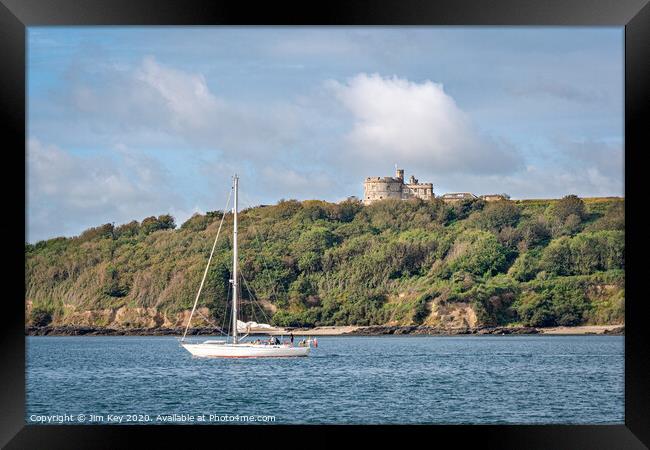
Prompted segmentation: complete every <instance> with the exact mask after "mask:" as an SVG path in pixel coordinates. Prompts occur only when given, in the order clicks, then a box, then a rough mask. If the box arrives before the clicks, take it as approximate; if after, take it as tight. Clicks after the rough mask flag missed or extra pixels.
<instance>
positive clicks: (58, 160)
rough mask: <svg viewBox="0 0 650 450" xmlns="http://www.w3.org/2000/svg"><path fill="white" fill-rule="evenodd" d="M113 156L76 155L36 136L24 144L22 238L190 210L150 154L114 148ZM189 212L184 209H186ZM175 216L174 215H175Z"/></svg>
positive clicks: (39, 236)
mask: <svg viewBox="0 0 650 450" xmlns="http://www.w3.org/2000/svg"><path fill="white" fill-rule="evenodd" d="M115 153H116V154H115V156H116V157H117V158H109V157H107V156H76V155H74V154H71V153H69V152H66V151H64V150H62V149H60V148H59V147H57V146H54V145H46V144H43V143H42V142H40V141H39V140H38V139H34V138H32V139H30V140H29V141H28V148H27V175H28V185H27V221H28V236H27V238H28V240H29V241H30V242H33V241H35V240H39V239H47V238H50V237H52V230H56V232H57V233H58V234H59V235H75V234H79V233H80V232H81V231H83V230H84V229H86V228H88V227H89V226H96V225H99V224H101V223H108V222H116V223H122V222H127V221H130V220H133V219H139V220H141V219H143V218H144V217H146V216H148V215H154V214H155V215H158V214H162V213H164V212H171V213H172V214H174V212H176V213H180V214H182V215H187V217H189V215H191V213H189V212H186V211H184V209H183V201H182V199H180V198H178V196H177V195H175V194H174V192H173V190H171V189H169V187H168V184H169V183H168V174H167V173H166V171H165V170H164V168H162V167H161V166H160V165H159V164H158V163H157V161H156V160H154V159H152V158H149V157H147V156H144V155H135V154H133V153H129V152H128V151H126V150H125V149H117V151H116V152H115ZM188 213H189V214H188ZM177 219H179V217H177Z"/></svg>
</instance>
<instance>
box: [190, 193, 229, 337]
mask: <svg viewBox="0 0 650 450" xmlns="http://www.w3.org/2000/svg"><path fill="white" fill-rule="evenodd" d="M232 191H233V188H231V189H230V192H229V193H228V201H226V208H225V209H224V210H223V215H222V216H221V222H220V223H219V229H218V230H217V236H216V237H215V238H214V243H213V244H212V250H211V251H210V258H208V264H207V265H206V266H205V271H204V272H203V279H202V280H201V285H200V286H199V291H198V292H197V293H196V299H194V306H193V307H192V312H191V313H190V318H189V319H188V320H187V326H186V327H185V332H184V333H183V337H182V338H181V342H183V341H184V340H185V336H186V335H187V330H189V329H190V322H192V316H193V315H194V311H196V305H197V304H198V303H199V297H200V296H201V290H203V283H205V278H206V277H207V276H208V270H209V269H210V262H211V261H212V255H214V249H215V248H216V247H217V239H219V233H221V227H222V226H223V220H224V219H225V218H226V211H228V205H230V197H231V196H232Z"/></svg>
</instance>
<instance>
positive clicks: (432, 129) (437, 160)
mask: <svg viewBox="0 0 650 450" xmlns="http://www.w3.org/2000/svg"><path fill="white" fill-rule="evenodd" d="M329 88H330V89H332V91H333V92H334V94H335V95H336V97H337V98H338V100H339V101H340V102H341V103H342V104H343V105H344V106H345V108H346V109H347V110H348V111H349V112H350V113H351V115H352V118H353V121H354V125H353V127H352V130H351V131H350V132H349V134H348V135H347V142H348V146H347V149H348V152H349V153H350V154H352V155H353V156H355V157H357V158H359V159H360V162H364V163H366V164H372V162H373V161H378V160H379V161H384V162H386V161H395V160H397V159H399V162H400V164H401V165H409V166H412V167H418V168H420V169H424V170H426V171H429V172H431V173H448V172H454V173H511V172H513V171H516V170H519V169H521V168H523V159H522V157H521V155H520V154H519V152H517V151H516V149H515V148H513V146H511V145H509V144H508V143H507V142H505V141H502V140H498V139H495V138H492V137H489V136H487V135H484V134H482V133H481V132H480V131H479V130H478V129H477V128H476V126H475V125H474V124H473V123H472V121H471V119H470V118H469V116H468V115H467V114H466V113H465V112H463V111H462V110H461V109H460V108H459V107H458V105H457V104H456V102H455V101H454V99H453V98H452V97H450V96H449V95H448V94H447V93H445V91H444V89H443V87H442V85H441V84H437V83H433V82H431V81H424V82H422V83H416V82H412V81H409V80H406V79H403V78H398V77H396V76H393V77H382V76H380V75H378V74H372V75H368V74H365V73H361V74H358V75H356V76H355V77H353V78H351V79H349V80H348V81H347V82H345V83H340V82H337V81H330V82H329ZM384 165H385V163H384Z"/></svg>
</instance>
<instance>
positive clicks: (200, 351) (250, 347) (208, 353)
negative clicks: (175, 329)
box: [181, 343, 310, 358]
mask: <svg viewBox="0 0 650 450" xmlns="http://www.w3.org/2000/svg"><path fill="white" fill-rule="evenodd" d="M181 345H182V346H183V347H184V348H185V350H187V351H188V352H190V353H191V354H192V355H193V356H198V357H201V358H287V357H297V356H307V355H309V350H310V348H309V347H291V346H286V345H256V344H245V343H244V344H225V343H201V344H181Z"/></svg>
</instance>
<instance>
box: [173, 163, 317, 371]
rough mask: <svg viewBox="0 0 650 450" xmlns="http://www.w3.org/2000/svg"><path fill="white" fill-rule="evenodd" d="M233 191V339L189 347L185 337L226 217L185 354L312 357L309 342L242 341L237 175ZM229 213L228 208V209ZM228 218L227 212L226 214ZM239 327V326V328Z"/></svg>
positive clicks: (184, 343)
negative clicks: (301, 344)
mask: <svg viewBox="0 0 650 450" xmlns="http://www.w3.org/2000/svg"><path fill="white" fill-rule="evenodd" d="M233 190H234V194H235V195H234V197H235V198H234V207H233V261H232V280H230V282H231V283H232V297H233V301H232V327H231V332H230V339H225V340H206V341H204V342H201V343H187V342H185V337H186V336H187V331H188V329H189V326H190V321H191V320H192V316H193V315H194V311H195V310H196V305H197V304H198V300H199V296H200V295H201V290H202V288H203V283H204V282H205V278H206V275H207V274H208V269H209V267H210V261H211V260H212V255H213V254H214V249H215V247H216V244H217V239H218V238H219V232H220V231H221V225H223V217H222V219H221V224H220V225H219V230H218V231H217V237H216V238H215V240H214V244H213V245H212V251H211V252H210V257H209V258H208V264H207V266H206V268H205V272H204V273H203V279H202V280H201V285H200V286H199V291H198V293H197V295H196V299H195V301H194V306H193V307H192V312H191V313H190V317H189V319H188V321H187V326H186V327H185V332H184V333H183V337H182V339H181V345H182V346H183V348H185V350H187V351H188V352H190V353H191V354H192V355H193V356H198V357H204V358H283V357H295V356H308V355H309V351H310V345H311V343H310V341H307V344H306V345H305V346H298V347H294V346H293V343H281V342H280V341H278V340H277V339H276V338H272V339H270V340H269V341H268V342H260V341H259V340H256V341H255V342H251V341H246V340H245V338H246V335H245V336H244V337H242V338H240V337H239V329H240V328H241V323H242V322H241V321H239V320H238V317H237V311H238V306H239V301H240V298H239V282H238V274H237V269H238V252H237V208H238V205H237V197H238V193H239V177H238V176H237V174H235V176H234V177H233ZM226 209H227V206H226ZM224 217H225V212H224ZM238 325H239V326H238Z"/></svg>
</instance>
